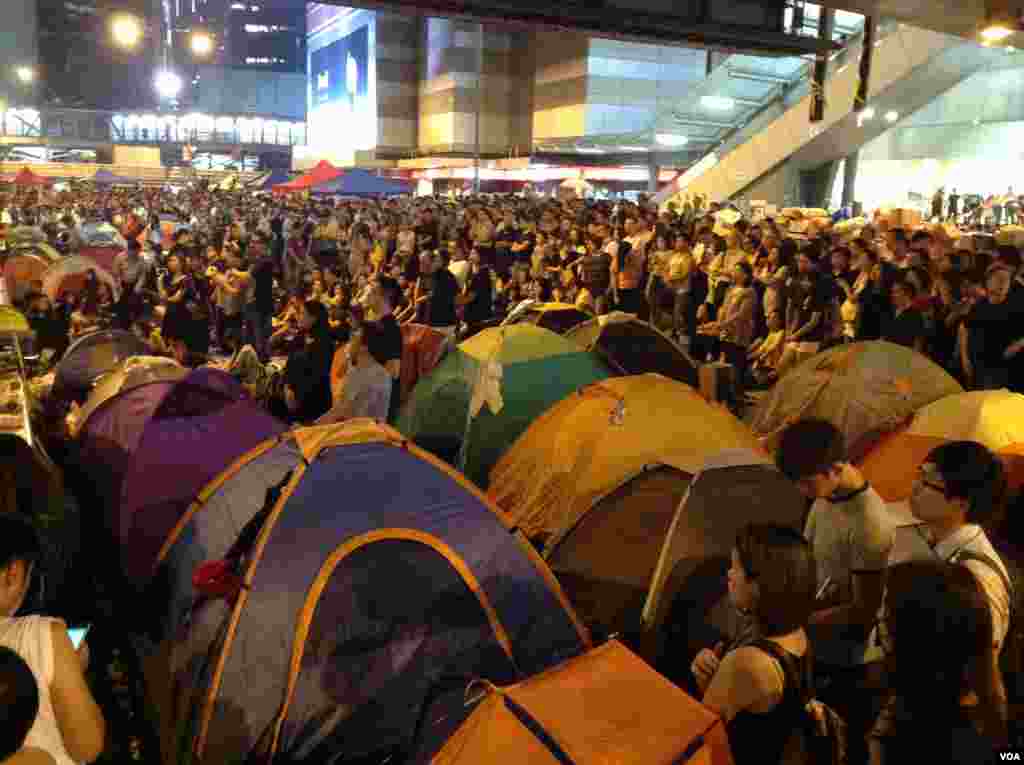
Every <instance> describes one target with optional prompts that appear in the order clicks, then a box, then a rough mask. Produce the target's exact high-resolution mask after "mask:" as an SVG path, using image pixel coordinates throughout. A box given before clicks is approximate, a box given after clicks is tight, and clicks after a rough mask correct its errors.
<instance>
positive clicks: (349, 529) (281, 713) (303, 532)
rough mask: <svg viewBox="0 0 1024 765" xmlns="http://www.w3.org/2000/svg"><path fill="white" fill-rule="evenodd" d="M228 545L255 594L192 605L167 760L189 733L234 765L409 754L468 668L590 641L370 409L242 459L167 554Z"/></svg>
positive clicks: (177, 654) (181, 644)
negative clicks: (426, 707) (421, 727)
mask: <svg viewBox="0 0 1024 765" xmlns="http://www.w3.org/2000/svg"><path fill="white" fill-rule="evenodd" d="M275 479H276V480H278V483H277V484H276V485H273V484H270V483H269V481H270V480H275ZM268 488H269V489H270V490H269V491H268ZM250 521H251V522H250ZM239 528H242V529H243V530H242V531H241V532H238V531H237V530H238V529H239ZM232 533H238V534H239V535H238V537H237V538H231V534H232ZM231 546H234V547H235V550H234V551H231V552H233V553H234V555H235V556H237V559H238V561H239V564H238V566H239V567H238V569H237V571H238V577H239V579H238V587H237V588H236V589H232V590H229V591H228V592H226V593H225V594H224V596H223V597H212V596H208V597H200V598H199V599H198V600H196V599H193V600H192V602H190V603H189V604H188V607H187V609H186V610H185V612H184V614H183V615H182V617H181V618H182V621H181V622H180V624H181V627H180V629H178V630H177V632H176V633H175V634H173V635H172V636H171V637H170V638H169V639H168V640H167V641H165V642H164V643H163V644H162V645H161V646H160V651H158V652H157V654H156V656H157V657H158V659H155V660H151V661H150V662H148V665H147V666H148V673H147V674H148V679H149V683H148V687H149V688H150V689H152V690H151V692H152V693H153V694H154V696H162V698H160V699H156V698H154V699H153V701H154V708H155V709H158V710H160V713H161V714H162V715H163V718H162V720H161V727H162V735H163V737H164V741H165V743H166V744H168V746H166V748H165V753H166V754H167V758H168V760H167V761H168V762H180V761H181V758H182V756H186V757H187V755H188V752H187V751H183V750H184V749H185V748H188V747H189V746H190V744H191V749H192V750H193V753H194V755H195V758H196V759H197V760H198V761H204V762H226V763H235V762H242V761H245V760H246V758H247V757H248V756H250V755H253V754H255V755H257V756H259V757H260V758H261V759H263V758H265V759H266V760H267V761H270V760H272V759H275V758H280V759H287V760H288V761H289V762H297V761H308V762H324V761H328V760H330V759H331V758H337V757H338V756H339V755H340V754H343V755H344V756H345V757H346V758H347V757H353V758H358V757H360V756H367V755H370V754H378V755H379V754H382V753H384V752H393V751H394V750H395V749H396V747H398V746H399V745H402V744H406V743H407V742H408V741H409V740H410V738H411V736H412V733H413V730H414V728H415V725H416V722H417V720H418V718H419V712H420V707H421V705H422V703H423V702H424V701H425V700H426V699H427V697H428V695H432V693H433V692H434V691H435V690H439V689H441V688H442V687H443V686H444V684H445V683H450V682H451V681H452V678H456V679H458V680H459V681H460V682H461V683H462V685H463V686H464V683H465V678H467V677H468V678H473V677H479V678H484V679H486V680H489V681H491V682H498V683H508V682H515V681H516V680H519V679H522V678H524V677H527V676H530V675H532V674H535V673H537V672H540V671H543V670H545V669H548V668H549V667H552V666H555V665H557V664H559V663H560V662H562V661H564V660H566V659H569V658H571V657H573V656H576V655H578V654H579V653H581V652H582V651H584V650H586V649H587V648H588V647H589V639H588V637H587V635H586V632H585V630H583V629H582V627H580V626H579V624H578V622H577V621H576V620H575V617H574V615H573V613H572V611H571V609H570V608H569V607H568V605H567V604H566V602H565V600H564V597H563V596H562V594H561V591H560V590H559V588H558V586H557V584H556V583H555V582H554V579H553V578H552V577H551V576H550V572H548V570H547V569H546V567H545V566H544V564H543V563H542V562H541V561H540V559H539V558H538V557H537V556H536V554H535V553H534V552H533V551H532V550H531V548H530V547H529V545H528V544H526V543H525V541H524V540H522V538H521V537H519V536H517V535H515V534H514V533H512V532H511V531H510V529H508V528H507V527H506V526H505V525H503V524H502V523H501V521H500V519H499V515H498V513H497V511H496V509H495V508H494V507H493V506H492V505H490V504H489V503H488V501H487V500H486V498H485V497H484V496H483V495H481V494H480V493H479V492H478V491H476V490H475V489H474V488H473V487H472V486H471V485H470V484H469V483H468V482H467V481H465V479H464V478H462V476H460V475H459V474H458V473H456V472H455V471H453V470H451V469H450V468H448V467H447V466H445V465H444V464H442V463H440V462H438V461H437V460H436V459H434V458H433V457H431V456H430V455H428V454H426V453H425V452H423V451H421V450H419V449H417V448H416V447H414V446H412V445H410V444H408V443H407V442H406V441H405V440H404V439H403V437H402V436H401V435H400V434H399V433H397V432H396V431H394V430H392V429H390V428H388V427H387V426H384V425H380V424H376V423H372V422H370V421H368V420H354V421H350V422H347V423H345V424H343V425H338V426H324V427H319V428H308V429H304V430H299V431H294V432H289V433H288V434H286V435H285V436H284V437H283V438H281V439H278V440H276V441H273V442H271V443H269V444H266V445H264V447H262V448H261V449H255V450H253V451H252V452H251V453H250V454H248V455H246V456H245V457H243V458H242V459H240V460H239V461H238V462H236V463H235V464H234V465H233V466H232V467H231V468H229V469H228V471H226V472H225V473H224V474H222V476H221V477H219V478H217V479H215V480H214V482H213V483H212V484H210V485H209V486H208V487H207V488H206V489H204V490H203V492H202V493H201V494H200V498H199V500H197V501H196V502H195V503H194V504H193V505H192V507H191V508H190V510H189V512H188V513H187V514H186V516H185V517H184V518H182V520H181V522H180V523H179V525H178V527H176V528H175V529H174V531H173V533H172V535H171V537H170V538H169V539H168V540H167V543H166V544H165V545H164V550H165V553H166V554H165V556H164V558H163V565H165V566H171V565H173V563H174V561H175V560H178V556H179V555H183V556H184V559H185V560H187V561H189V562H191V560H194V557H192V558H190V557H189V556H194V555H195V550H194V549H192V550H191V551H190V550H189V548H195V547H201V548H202V549H203V553H205V554H207V555H212V556H223V555H225V554H226V553H227V552H228V548H229V547H231ZM233 559H234V558H233ZM187 567H188V564H186V565H185V568H186V569H187ZM187 575H188V571H187V570H186V571H183V572H179V574H178V576H180V577H181V580H180V581H181V582H182V584H184V585H185V586H187V587H189V588H190V587H191V585H190V584H189V583H187V582H185V579H184V577H185V576H187ZM169 579H170V581H176V579H175V577H169ZM180 595H181V594H180V593H179V594H177V595H172V597H171V598H170V602H172V603H174V602H177V600H178V598H179V597H180ZM186 616H187V619H186V618H185V617H186ZM282 649H283V650H282ZM161 673H163V674H164V677H163V678H161ZM163 694H168V695H166V696H163ZM444 700H445V702H446V703H440V704H439V705H434V706H433V707H432V709H434V710H436V711H438V712H439V713H442V714H443V713H444V712H447V713H448V715H449V716H451V715H458V714H460V711H461V710H462V708H463V704H464V702H463V696H462V692H461V688H459V691H458V692H456V693H451V694H448V695H447V696H446V697H445V699H444ZM439 716H440V715H439ZM431 718H432V719H435V718H434V717H433V715H432V716H431ZM367 761H369V759H367Z"/></svg>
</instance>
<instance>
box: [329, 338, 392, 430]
mask: <svg viewBox="0 0 1024 765" xmlns="http://www.w3.org/2000/svg"><path fill="white" fill-rule="evenodd" d="M380 340H381V338H380V331H379V330H378V329H377V328H376V327H375V326H374V324H373V322H366V323H365V324H363V326H362V327H361V328H360V329H359V330H358V331H356V332H354V333H353V334H352V339H351V340H349V345H348V358H349V368H348V372H346V374H345V379H344V380H342V382H341V388H340V389H339V391H338V395H337V396H336V397H335V401H334V406H333V407H331V410H330V411H329V412H327V414H325V415H324V416H323V417H321V418H320V419H319V420H317V423H316V424H317V425H333V424H336V423H339V422H344V421H345V420H351V419H354V418H356V417H369V418H371V419H374V420H380V421H381V422H387V419H388V408H389V406H390V404H391V386H392V384H393V382H392V379H391V374H390V373H389V372H388V370H387V369H386V368H385V367H384V366H382V365H381V364H380V363H378V362H377V360H376V359H375V358H374V356H373V353H371V349H375V346H376V345H377V344H378V343H379V342H380Z"/></svg>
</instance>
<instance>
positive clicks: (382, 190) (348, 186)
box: [313, 168, 412, 197]
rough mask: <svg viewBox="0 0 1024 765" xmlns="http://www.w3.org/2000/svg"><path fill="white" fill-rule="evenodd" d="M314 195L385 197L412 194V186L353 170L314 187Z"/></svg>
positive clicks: (366, 171) (356, 169)
mask: <svg viewBox="0 0 1024 765" xmlns="http://www.w3.org/2000/svg"><path fill="white" fill-rule="evenodd" d="M313 193H314V194H337V195H339V196H349V197H385V196H393V195H396V194H410V193H412V185H411V184H409V183H407V182H406V181H398V180H394V179H392V178H381V177H380V176H379V175H374V174H373V173H371V172H370V171H368V170H360V169H358V168H353V169H352V170H346V171H345V172H344V174H343V175H341V176H339V177H338V178H335V179H334V180H333V181H328V182H327V183H322V184H320V185H319V186H315V187H313Z"/></svg>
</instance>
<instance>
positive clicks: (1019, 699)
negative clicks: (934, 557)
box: [949, 550, 1024, 704]
mask: <svg viewBox="0 0 1024 765" xmlns="http://www.w3.org/2000/svg"><path fill="white" fill-rule="evenodd" d="M971 560H975V561H978V562H979V563H983V564H984V565H986V566H988V567H989V568H991V569H992V570H993V571H995V572H996V573H997V574H998V575H999V578H1000V579H1002V580H1003V585H1004V586H1005V587H1006V591H1007V592H1008V593H1009V595H1010V615H1009V627H1008V629H1007V631H1006V638H1005V640H1003V647H1002V649H1001V650H1000V652H999V669H1000V670H1001V671H1002V673H1003V684H1004V685H1005V686H1006V695H1007V698H1008V700H1009V702H1010V703H1011V704H1021V703H1024V620H1022V619H1021V609H1022V608H1024V602H1022V600H1021V598H1022V595H1024V589H1022V587H1021V577H1020V572H1019V571H1018V570H1017V568H1016V565H1015V564H1014V562H1013V561H1010V560H1007V559H1006V558H1005V557H1001V558H1000V560H1001V561H1002V562H1003V565H1004V566H1005V567H1006V571H1007V572H1008V573H1009V576H1007V574H1004V573H1003V570H1002V569H1001V568H1000V567H999V564H998V563H997V562H996V561H994V560H993V559H992V558H991V557H989V556H988V555H985V554H984V553H977V552H973V551H971V550H960V551H959V552H957V553H956V555H954V556H953V557H952V558H950V561H949V562H950V563H953V564H954V565H963V564H964V563H966V562H967V561H971Z"/></svg>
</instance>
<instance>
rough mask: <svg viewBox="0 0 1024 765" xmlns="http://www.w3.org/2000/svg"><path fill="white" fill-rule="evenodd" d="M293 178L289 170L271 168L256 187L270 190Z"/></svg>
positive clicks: (261, 189) (260, 189)
mask: <svg viewBox="0 0 1024 765" xmlns="http://www.w3.org/2000/svg"><path fill="white" fill-rule="evenodd" d="M289 178H291V173H289V172H288V171H287V170H271V171H270V172H269V173H268V174H267V175H266V176H264V177H263V178H262V179H261V181H260V183H259V185H258V186H256V188H257V189H258V190H259V191H270V190H271V189H273V188H274V187H275V186H281V185H283V184H286V183H288V179H289Z"/></svg>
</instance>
